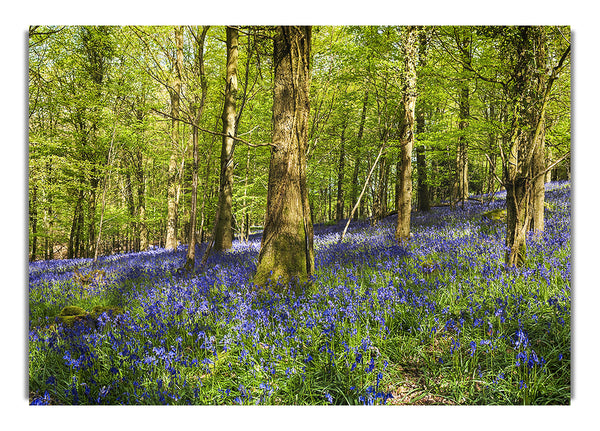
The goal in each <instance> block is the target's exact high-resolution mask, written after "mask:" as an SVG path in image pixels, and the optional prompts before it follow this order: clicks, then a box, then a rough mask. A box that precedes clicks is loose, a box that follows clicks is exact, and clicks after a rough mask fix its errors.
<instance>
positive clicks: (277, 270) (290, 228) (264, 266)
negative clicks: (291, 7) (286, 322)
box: [254, 26, 314, 286]
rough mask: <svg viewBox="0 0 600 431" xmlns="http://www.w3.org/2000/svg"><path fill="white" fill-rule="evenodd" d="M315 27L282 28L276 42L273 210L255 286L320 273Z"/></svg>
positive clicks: (269, 205) (267, 217)
mask: <svg viewBox="0 0 600 431" xmlns="http://www.w3.org/2000/svg"><path fill="white" fill-rule="evenodd" d="M310 45H311V28H310V27H298V26H294V27H278V28H277V33H276V36H275V43H274V54H273V57H274V64H275V77H274V81H275V82H274V85H275V86H274V96H273V141H272V142H273V144H274V145H275V147H274V148H273V149H272V150H271V162H270V166H269V184H268V191H267V208H266V215H265V225H264V231H263V237H262V243H261V248H260V253H259V256H258V266H257V269H256V275H255V277H254V282H255V283H256V284H257V285H259V286H263V285H265V283H266V282H267V280H268V279H271V280H273V281H280V282H282V283H287V282H290V281H292V280H296V281H298V282H300V283H304V282H307V281H308V280H309V278H310V276H311V275H312V274H313V272H314V249H313V226H312V218H311V214H310V206H309V202H308V189H307V185H306V150H307V147H308V118H309V107H310V97H309V91H310V65H309V61H310Z"/></svg>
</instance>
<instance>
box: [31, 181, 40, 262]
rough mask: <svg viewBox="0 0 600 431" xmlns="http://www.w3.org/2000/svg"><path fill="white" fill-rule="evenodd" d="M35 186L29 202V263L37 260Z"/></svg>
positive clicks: (36, 203)
mask: <svg viewBox="0 0 600 431" xmlns="http://www.w3.org/2000/svg"><path fill="white" fill-rule="evenodd" d="M37 206H38V202H37V186H36V185H34V186H33V196H32V197H31V199H30V200H29V223H30V224H31V236H32V237H33V238H32V244H31V256H30V258H29V260H30V261H33V260H35V259H36V258H37V226H38V211H37Z"/></svg>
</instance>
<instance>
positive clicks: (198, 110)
mask: <svg viewBox="0 0 600 431" xmlns="http://www.w3.org/2000/svg"><path fill="white" fill-rule="evenodd" d="M208 28H209V27H208V26H205V27H204V28H203V29H202V33H201V35H200V37H199V38H198V39H197V45H196V71H195V72H196V74H197V75H199V76H200V87H201V90H202V94H201V96H200V100H199V101H198V100H196V101H195V102H196V103H194V107H193V110H194V111H195V112H194V114H193V115H194V119H193V123H194V125H193V126H192V154H193V159H194V160H193V165H192V197H191V202H190V207H191V208H190V226H189V231H188V250H187V254H186V259H185V265H184V268H185V269H186V270H188V271H191V270H193V269H194V267H195V265H196V242H197V238H196V213H197V211H198V133H199V131H198V125H199V124H200V120H201V119H202V112H203V111H204V102H205V101H206V93H207V90H208V83H207V81H206V75H205V73H204V40H205V38H206V33H207V32H208Z"/></svg>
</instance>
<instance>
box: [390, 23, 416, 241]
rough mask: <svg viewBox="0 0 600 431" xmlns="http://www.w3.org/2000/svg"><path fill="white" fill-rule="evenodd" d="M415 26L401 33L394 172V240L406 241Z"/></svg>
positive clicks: (413, 102) (411, 134) (414, 85)
mask: <svg viewBox="0 0 600 431" xmlns="http://www.w3.org/2000/svg"><path fill="white" fill-rule="evenodd" d="M416 39H417V28H416V27H414V26H409V27H407V28H406V30H405V33H404V34H403V50H404V69H405V72H404V88H403V94H402V103H401V106H400V110H401V115H400V129H399V131H398V132H399V133H398V135H399V137H400V163H401V165H400V170H399V171H398V173H397V181H398V196H397V204H396V208H398V219H397V222H396V235H395V236H396V241H398V242H402V241H407V240H408V239H409V238H410V212H411V205H412V202H411V201H412V176H411V174H412V166H411V156H412V149H413V144H414V139H415V137H414V118H415V102H416V98H417V97H416V96H417V95H416V90H417V72H416V60H417V43H416V42H417V41H416Z"/></svg>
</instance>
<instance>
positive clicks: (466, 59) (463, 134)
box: [456, 34, 471, 202]
mask: <svg viewBox="0 0 600 431" xmlns="http://www.w3.org/2000/svg"><path fill="white" fill-rule="evenodd" d="M456 37H457V40H456V43H457V45H458V48H459V50H460V53H461V57H462V64H463V77H462V84H461V89H460V95H459V109H458V111H459V112H458V118H459V119H458V130H459V137H458V148H457V151H456V177H457V178H456V184H457V186H458V190H457V193H456V197H457V199H458V200H460V201H463V202H464V201H466V200H467V199H468V198H469V161H468V148H469V144H468V140H467V127H468V126H469V116H470V109H469V85H468V82H467V78H468V75H467V74H468V70H467V65H468V64H471V46H470V45H471V43H470V40H469V38H468V37H467V36H466V35H460V34H457V36H456Z"/></svg>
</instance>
